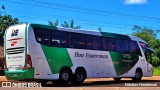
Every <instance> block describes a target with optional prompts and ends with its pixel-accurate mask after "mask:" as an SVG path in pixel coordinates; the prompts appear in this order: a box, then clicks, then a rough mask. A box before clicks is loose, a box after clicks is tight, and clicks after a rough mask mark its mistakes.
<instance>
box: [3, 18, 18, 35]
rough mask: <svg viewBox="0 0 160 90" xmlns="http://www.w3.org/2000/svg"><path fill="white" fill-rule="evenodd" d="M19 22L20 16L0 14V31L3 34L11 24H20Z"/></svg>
mask: <svg viewBox="0 0 160 90" xmlns="http://www.w3.org/2000/svg"><path fill="white" fill-rule="evenodd" d="M18 23H19V20H18V18H12V16H11V15H4V16H1V15H0V33H1V35H3V34H4V32H5V30H6V29H7V28H8V27H9V26H11V25H14V24H18Z"/></svg>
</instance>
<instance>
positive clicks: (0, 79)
mask: <svg viewBox="0 0 160 90" xmlns="http://www.w3.org/2000/svg"><path fill="white" fill-rule="evenodd" d="M110 80H113V79H112V78H98V79H97V78H89V79H86V80H85V81H86V82H87V81H90V82H91V81H110ZM122 80H130V78H122ZM142 80H160V76H152V77H143V78H142ZM0 81H8V80H7V79H6V77H5V76H0Z"/></svg>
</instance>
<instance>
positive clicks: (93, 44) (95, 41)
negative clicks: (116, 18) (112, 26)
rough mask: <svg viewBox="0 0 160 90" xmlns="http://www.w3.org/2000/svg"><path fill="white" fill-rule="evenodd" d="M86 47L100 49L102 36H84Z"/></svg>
mask: <svg viewBox="0 0 160 90" xmlns="http://www.w3.org/2000/svg"><path fill="white" fill-rule="evenodd" d="M86 41H87V49H93V50H102V38H101V37H98V36H91V35H87V36H86Z"/></svg>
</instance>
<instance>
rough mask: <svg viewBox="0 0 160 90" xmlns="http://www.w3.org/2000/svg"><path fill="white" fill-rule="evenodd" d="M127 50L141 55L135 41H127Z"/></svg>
mask: <svg viewBox="0 0 160 90" xmlns="http://www.w3.org/2000/svg"><path fill="white" fill-rule="evenodd" d="M128 46H129V52H131V53H134V54H137V55H140V56H142V54H141V51H140V48H139V46H138V44H137V42H136V41H129V45H128Z"/></svg>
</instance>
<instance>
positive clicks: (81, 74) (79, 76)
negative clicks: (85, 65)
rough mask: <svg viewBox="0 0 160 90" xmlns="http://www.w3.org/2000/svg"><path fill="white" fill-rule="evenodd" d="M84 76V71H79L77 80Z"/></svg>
mask: <svg viewBox="0 0 160 90" xmlns="http://www.w3.org/2000/svg"><path fill="white" fill-rule="evenodd" d="M83 78H84V75H83V73H82V72H79V73H77V81H82V80H83Z"/></svg>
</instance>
